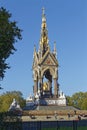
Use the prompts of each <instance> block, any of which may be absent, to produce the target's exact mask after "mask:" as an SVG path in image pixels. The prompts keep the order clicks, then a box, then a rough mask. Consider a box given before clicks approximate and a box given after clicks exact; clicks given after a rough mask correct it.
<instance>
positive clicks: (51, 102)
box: [39, 98, 67, 106]
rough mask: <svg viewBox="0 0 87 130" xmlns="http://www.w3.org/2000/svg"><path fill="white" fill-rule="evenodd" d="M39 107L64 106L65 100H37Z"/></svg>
mask: <svg viewBox="0 0 87 130" xmlns="http://www.w3.org/2000/svg"><path fill="white" fill-rule="evenodd" d="M39 104H40V105H58V106H66V105H67V103H66V98H44V99H40V100H39Z"/></svg>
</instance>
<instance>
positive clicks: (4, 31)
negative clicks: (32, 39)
mask: <svg viewBox="0 0 87 130" xmlns="http://www.w3.org/2000/svg"><path fill="white" fill-rule="evenodd" d="M11 17H12V14H11V13H9V11H7V10H6V9H5V8H3V7H1V8H0V79H3V78H4V76H5V72H6V69H9V68H10V66H9V64H8V63H7V62H6V59H7V58H8V57H9V56H10V55H11V54H14V51H16V49H15V47H14V44H15V43H16V42H17V41H18V40H21V39H22V36H21V31H22V30H21V29H19V28H18V26H17V22H15V21H11Z"/></svg>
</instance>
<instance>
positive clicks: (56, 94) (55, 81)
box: [54, 78, 58, 98]
mask: <svg viewBox="0 0 87 130" xmlns="http://www.w3.org/2000/svg"><path fill="white" fill-rule="evenodd" d="M54 97H56V98H57V97H58V83H57V79H56V78H55V79H54Z"/></svg>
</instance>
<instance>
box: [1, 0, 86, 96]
mask: <svg viewBox="0 0 87 130" xmlns="http://www.w3.org/2000/svg"><path fill="white" fill-rule="evenodd" d="M1 6H3V7H4V8H6V9H7V10H9V12H10V13H12V20H15V21H17V22H18V23H17V25H18V26H19V27H20V28H21V29H22V30H23V32H22V36H23V39H22V41H18V42H17V43H16V44H15V48H16V49H17V51H16V52H15V53H14V55H11V56H10V57H9V59H8V60H7V62H8V63H9V65H10V66H11V69H9V70H7V71H6V74H5V78H4V79H3V81H0V84H1V85H2V86H3V87H4V89H3V90H1V91H0V94H2V93H3V92H6V91H13V90H19V91H21V92H22V93H23V96H24V98H27V96H28V95H29V93H32V90H33V89H32V86H33V78H32V62H33V60H32V59H33V48H34V44H36V48H37V49H38V45H39V39H40V29H41V15H42V7H45V13H46V18H47V28H48V36H49V44H50V46H51V50H53V43H54V41H56V46H57V52H58V62H59V65H60V67H59V80H58V82H59V84H60V89H61V90H62V91H63V92H64V93H65V94H66V95H72V94H74V93H75V92H78V91H83V92H85V91H87V0H15V1H13V0H0V7H1Z"/></svg>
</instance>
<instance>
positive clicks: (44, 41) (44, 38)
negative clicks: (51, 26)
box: [40, 8, 48, 54]
mask: <svg viewBox="0 0 87 130" xmlns="http://www.w3.org/2000/svg"><path fill="white" fill-rule="evenodd" d="M47 49H48V31H47V24H46V17H45V9H44V8H43V9H42V24H41V37H40V50H41V51H42V54H44V53H45V52H46V51H47Z"/></svg>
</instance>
